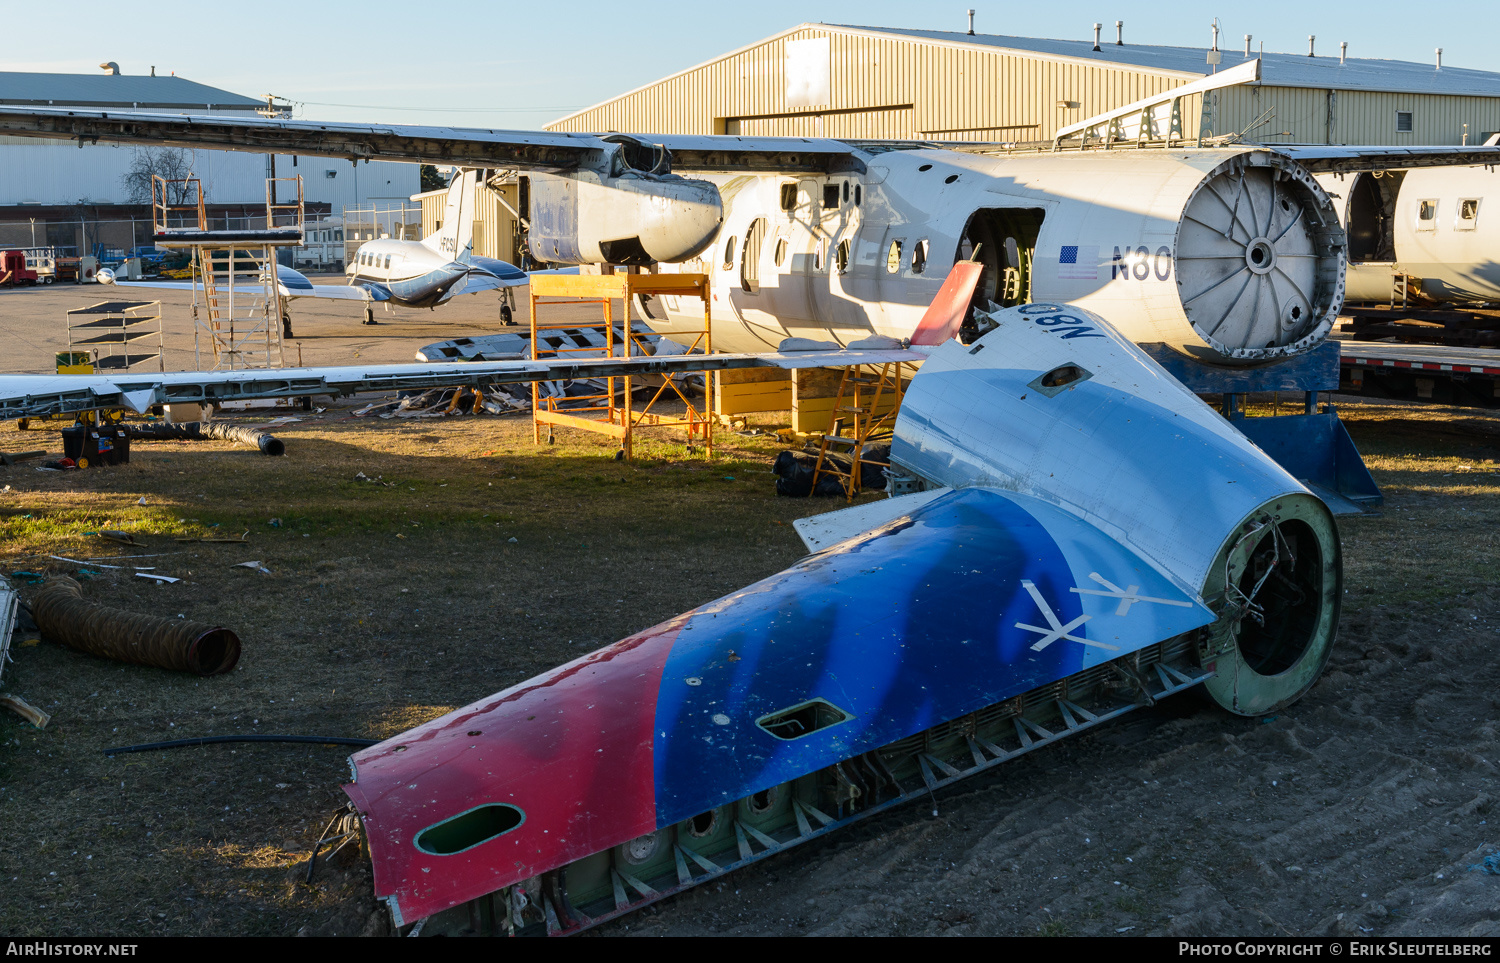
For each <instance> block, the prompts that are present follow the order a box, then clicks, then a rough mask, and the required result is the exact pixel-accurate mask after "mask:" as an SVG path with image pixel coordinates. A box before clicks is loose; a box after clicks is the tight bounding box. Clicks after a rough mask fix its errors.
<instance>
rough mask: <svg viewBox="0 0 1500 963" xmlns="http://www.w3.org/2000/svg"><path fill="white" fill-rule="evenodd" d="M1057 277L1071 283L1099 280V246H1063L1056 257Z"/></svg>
mask: <svg viewBox="0 0 1500 963" xmlns="http://www.w3.org/2000/svg"><path fill="white" fill-rule="evenodd" d="M1057 276H1058V277H1059V278H1063V279H1065V280H1072V281H1097V280H1098V279H1099V245H1097V244H1089V245H1084V244H1064V245H1063V247H1062V250H1061V251H1060V252H1059V253H1058V255H1057Z"/></svg>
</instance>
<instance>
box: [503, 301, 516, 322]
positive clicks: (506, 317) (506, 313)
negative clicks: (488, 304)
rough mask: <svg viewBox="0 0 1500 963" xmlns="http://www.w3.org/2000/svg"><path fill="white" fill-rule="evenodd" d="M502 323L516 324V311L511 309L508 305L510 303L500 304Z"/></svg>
mask: <svg viewBox="0 0 1500 963" xmlns="http://www.w3.org/2000/svg"><path fill="white" fill-rule="evenodd" d="M500 323H501V324H515V323H516V322H515V319H514V313H513V312H512V311H511V309H510V305H508V304H502V305H500Z"/></svg>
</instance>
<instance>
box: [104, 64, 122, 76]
mask: <svg viewBox="0 0 1500 963" xmlns="http://www.w3.org/2000/svg"><path fill="white" fill-rule="evenodd" d="M99 69H100V70H108V71H109V75H110V76H111V77H118V76H120V65H119V64H117V63H115V62H114V61H113V60H111V61H109V62H108V63H102V64H100V65H99Z"/></svg>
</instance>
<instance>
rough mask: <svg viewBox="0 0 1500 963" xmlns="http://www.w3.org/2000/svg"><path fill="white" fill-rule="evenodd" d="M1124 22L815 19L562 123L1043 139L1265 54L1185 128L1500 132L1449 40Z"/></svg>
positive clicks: (1436, 140) (1350, 137) (1261, 139)
mask: <svg viewBox="0 0 1500 963" xmlns="http://www.w3.org/2000/svg"><path fill="white" fill-rule="evenodd" d="M1114 26H1115V31H1114V33H1115V35H1114V37H1110V36H1108V35H1106V36H1104V37H1103V38H1102V39H1084V40H1044V39H1037V38H1032V37H1008V36H995V35H987V34H974V33H964V32H962V31H955V32H951V33H950V32H945V31H938V30H905V29H897V28H892V27H858V26H837V25H830V24H811V23H804V24H802V25H800V26H797V27H793V28H792V29H790V30H787V31H785V32H783V33H780V34H777V35H775V36H773V37H768V38H767V39H765V40H761V41H758V42H757V43H753V44H751V45H749V46H747V47H743V48H741V49H739V50H735V51H732V52H730V53H727V54H724V55H723V56H721V57H716V58H715V59H713V60H710V61H708V62H707V63H703V64H699V65H698V66H696V67H692V68H690V69H688V70H684V71H682V72H680V73H677V74H674V75H672V76H670V77H666V78H664V79H662V80H659V81H657V82H655V83H652V84H648V85H647V86H645V87H641V88H640V89H638V90H633V91H631V92H629V93H626V94H622V95H620V96H618V97H615V98H613V99H611V100H607V101H605V102H604V103H601V104H598V105H596V106H594V107H590V108H588V109H586V110H582V111H579V112H578V113H575V114H571V115H569V116H567V117H564V118H562V119H560V120H557V121H554V122H553V123H551V124H549V125H548V129H550V130H560V131H590V132H599V131H619V132H626V133H672V134H745V135H785V136H799V137H833V138H841V139H854V140H883V139H899V140H929V141H964V140H979V141H1002V142H1006V141H1015V142H1024V141H1038V140H1046V139H1049V138H1050V137H1051V136H1052V135H1053V133H1054V132H1055V131H1056V130H1057V129H1058V128H1059V127H1063V126H1066V125H1068V124H1071V123H1076V122H1078V121H1081V120H1085V119H1087V118H1089V117H1091V116H1093V115H1095V114H1098V113H1102V112H1104V111H1107V110H1111V109H1113V108H1116V107H1121V106H1124V105H1125V104H1129V103H1132V102H1133V101H1136V100H1139V99H1141V98H1143V97H1147V96H1152V95H1155V94H1159V93H1163V92H1165V91H1167V90H1169V89H1171V88H1173V87H1179V86H1181V85H1183V84H1186V83H1189V82H1191V81H1194V80H1199V79H1202V78H1203V77H1206V76H1208V75H1209V74H1210V73H1213V72H1215V71H1216V70H1222V69H1227V68H1229V67H1233V66H1236V65H1237V64H1240V63H1242V62H1243V61H1244V60H1246V59H1249V58H1251V57H1260V58H1261V60H1262V65H1261V78H1262V79H1261V81H1260V82H1259V83H1255V84H1248V85H1244V86H1241V87H1234V88H1226V89H1222V90H1219V91H1217V92H1215V93H1210V94H1208V95H1207V103H1203V98H1202V97H1195V98H1192V99H1191V100H1189V101H1188V102H1187V103H1185V104H1184V108H1185V109H1184V121H1185V124H1184V133H1185V134H1187V135H1189V136H1190V137H1191V136H1195V135H1196V134H1197V133H1199V131H1200V130H1201V132H1202V133H1204V134H1205V135H1224V134H1238V135H1239V136H1240V137H1241V139H1242V140H1244V141H1246V142H1256V143H1301V144H1382V145H1393V146H1411V145H1438V144H1462V143H1464V142H1465V136H1466V135H1467V137H1468V140H1467V142H1468V143H1470V144H1475V143H1481V142H1482V140H1483V137H1484V136H1485V135H1487V134H1489V133H1491V132H1495V131H1500V73H1494V72H1490V71H1484V70H1469V69H1462V68H1455V67H1450V66H1443V65H1442V63H1441V53H1440V52H1434V58H1433V60H1432V61H1430V62H1426V63H1415V62H1409V61H1396V60H1372V59H1367V58H1356V57H1349V56H1347V55H1346V50H1345V49H1344V48H1343V47H1342V46H1340V47H1335V48H1333V49H1332V50H1331V51H1329V50H1326V49H1325V50H1322V51H1318V50H1316V49H1315V48H1314V45H1313V43H1312V41H1311V40H1310V41H1309V50H1308V52H1306V53H1297V54H1290V53H1262V52H1261V51H1260V50H1259V49H1257V48H1255V47H1254V45H1253V43H1252V41H1251V39H1250V38H1246V39H1245V42H1244V45H1243V47H1239V46H1236V49H1225V47H1226V46H1228V45H1227V44H1226V43H1222V42H1221V44H1220V45H1219V46H1220V49H1219V50H1217V51H1212V50H1210V48H1207V47H1167V46H1150V45H1143V44H1134V43H1129V42H1127V41H1126V40H1125V38H1124V36H1123V32H1124V31H1123V25H1121V24H1119V23H1118V22H1117V23H1116V24H1115V25H1114ZM1093 33H1094V35H1095V38H1098V34H1099V33H1100V31H1099V30H1098V29H1095V30H1094V31H1093ZM1330 46H1332V45H1330ZM1330 53H1331V55H1330ZM1215 54H1217V57H1215ZM1216 59H1217V61H1218V63H1213V62H1212V61H1214V60H1216ZM1195 118H1201V121H1199V122H1198V123H1197V125H1196V126H1194V123H1195V121H1194V119H1195Z"/></svg>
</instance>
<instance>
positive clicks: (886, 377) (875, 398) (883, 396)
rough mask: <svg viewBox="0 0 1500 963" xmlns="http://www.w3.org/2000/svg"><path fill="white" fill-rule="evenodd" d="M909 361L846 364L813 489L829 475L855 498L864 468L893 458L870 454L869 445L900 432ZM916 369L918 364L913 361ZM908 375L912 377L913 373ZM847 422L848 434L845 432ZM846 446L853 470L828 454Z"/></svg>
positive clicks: (882, 464)
mask: <svg viewBox="0 0 1500 963" xmlns="http://www.w3.org/2000/svg"><path fill="white" fill-rule="evenodd" d="M906 367H907V365H906V363H905V362H900V361H892V362H888V363H885V364H878V365H874V364H872V365H853V366H851V367H848V368H845V369H844V374H843V378H842V379H841V380H840V381H839V393H838V395H837V396H836V397H835V398H834V402H833V411H832V412H831V413H830V416H829V425H828V432H827V434H825V435H824V436H823V439H822V441H820V442H819V443H818V461H817V464H815V465H814V466H813V477H812V487H811V488H810V489H808V493H809V494H812V493H814V492H816V491H817V490H818V479H819V478H820V477H821V476H823V475H828V476H831V477H833V478H837V479H839V484H840V486H842V487H843V489H844V498H845V500H846V501H850V502H852V501H854V496H855V495H858V494H859V493H860V489H861V487H862V486H861V484H860V476H861V468H862V467H863V466H864V465H877V466H879V467H881V468H890V467H891V463H890V459H889V458H886V459H885V460H884V461H881V460H879V459H875V458H870V457H867V453H866V449H867V448H868V447H869V446H870V445H874V444H879V443H881V442H887V443H888V442H889V441H890V438H891V436H892V435H893V434H894V433H895V428H896V413H897V411H898V410H899V409H900V407H901V396H902V392H903V384H904V382H903V380H902V378H903V374H904V372H905V369H906ZM911 368H912V374H915V373H916V365H912V366H911ZM908 377H909V376H908ZM846 424H847V426H848V428H849V432H848V434H845V433H844V428H845V426H846ZM835 448H841V449H844V450H845V451H847V452H848V457H849V470H848V471H843V470H841V469H840V467H839V465H838V463H837V462H835V461H831V460H830V459H829V458H828V455H829V453H830V452H831V451H832V450H833V449H835Z"/></svg>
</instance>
